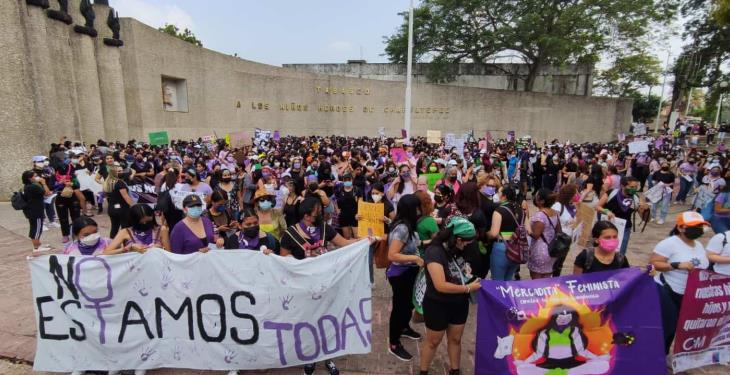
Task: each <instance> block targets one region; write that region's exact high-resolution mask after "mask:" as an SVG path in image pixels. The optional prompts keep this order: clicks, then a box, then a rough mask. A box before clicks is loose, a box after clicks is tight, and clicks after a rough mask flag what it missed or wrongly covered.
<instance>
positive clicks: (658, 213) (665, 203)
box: [651, 192, 672, 221]
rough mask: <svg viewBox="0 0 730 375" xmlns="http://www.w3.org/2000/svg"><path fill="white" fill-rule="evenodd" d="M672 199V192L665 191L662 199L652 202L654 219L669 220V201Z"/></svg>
mask: <svg viewBox="0 0 730 375" xmlns="http://www.w3.org/2000/svg"><path fill="white" fill-rule="evenodd" d="M671 201H672V193H667V192H665V193H664V195H663V196H662V199H661V200H659V202H656V203H652V204H651V217H652V219H657V218H658V219H659V220H661V221H665V220H667V213H668V212H669V202H671Z"/></svg>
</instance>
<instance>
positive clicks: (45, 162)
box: [43, 160, 51, 167]
mask: <svg viewBox="0 0 730 375" xmlns="http://www.w3.org/2000/svg"><path fill="white" fill-rule="evenodd" d="M50 164H51V163H50V162H49V161H48V160H46V161H44V162H43V166H44V167H47V166H49V165H50Z"/></svg>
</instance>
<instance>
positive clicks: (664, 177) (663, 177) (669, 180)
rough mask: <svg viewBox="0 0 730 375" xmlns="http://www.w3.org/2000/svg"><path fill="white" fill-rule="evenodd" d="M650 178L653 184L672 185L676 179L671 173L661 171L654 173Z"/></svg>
mask: <svg viewBox="0 0 730 375" xmlns="http://www.w3.org/2000/svg"><path fill="white" fill-rule="evenodd" d="M651 178H652V180H654V183H657V182H663V183H665V184H673V183H674V180H675V178H676V177H675V176H674V173H672V172H666V173H664V172H662V171H656V172H654V174H653V175H651Z"/></svg>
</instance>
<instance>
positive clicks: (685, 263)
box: [627, 211, 709, 354]
mask: <svg viewBox="0 0 730 375" xmlns="http://www.w3.org/2000/svg"><path fill="white" fill-rule="evenodd" d="M706 225H709V223H707V222H706V221H705V219H703V218H702V215H700V214H699V213H697V212H693V211H687V212H682V213H681V214H679V216H677V225H676V226H675V227H674V229H673V230H672V232H671V233H670V235H671V237H668V238H665V239H664V240H662V241H661V242H659V243H658V244H657V245H656V247H654V253H653V254H652V255H651V258H650V259H649V262H650V263H651V265H652V266H653V267H654V269H655V270H657V271H658V272H657V274H656V276H655V277H654V281H656V283H657V289H658V291H659V302H660V306H661V309H662V326H663V329H664V350H665V352H666V353H667V354H669V349H670V347H671V345H672V341H673V340H674V334H675V332H676V328H677V320H678V318H679V311H680V309H681V308H682V297H683V296H684V290H685V287H686V286H687V277H688V275H689V271H692V270H693V269H695V268H700V269H707V267H708V266H709V260H708V259H707V255H706V253H705V248H704V247H703V246H702V243H700V241H697V239H698V238H700V237H702V234H703V233H704V228H703V227H704V226H706ZM627 230H628V227H627Z"/></svg>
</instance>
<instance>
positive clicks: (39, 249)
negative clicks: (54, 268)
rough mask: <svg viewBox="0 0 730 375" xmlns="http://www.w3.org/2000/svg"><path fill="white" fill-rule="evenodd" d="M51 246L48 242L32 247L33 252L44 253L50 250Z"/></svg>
mask: <svg viewBox="0 0 730 375" xmlns="http://www.w3.org/2000/svg"><path fill="white" fill-rule="evenodd" d="M51 250H53V248H52V247H51V245H49V244H42V245H40V246H38V247H37V248H35V249H33V252H34V253H44V252H46V251H51Z"/></svg>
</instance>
